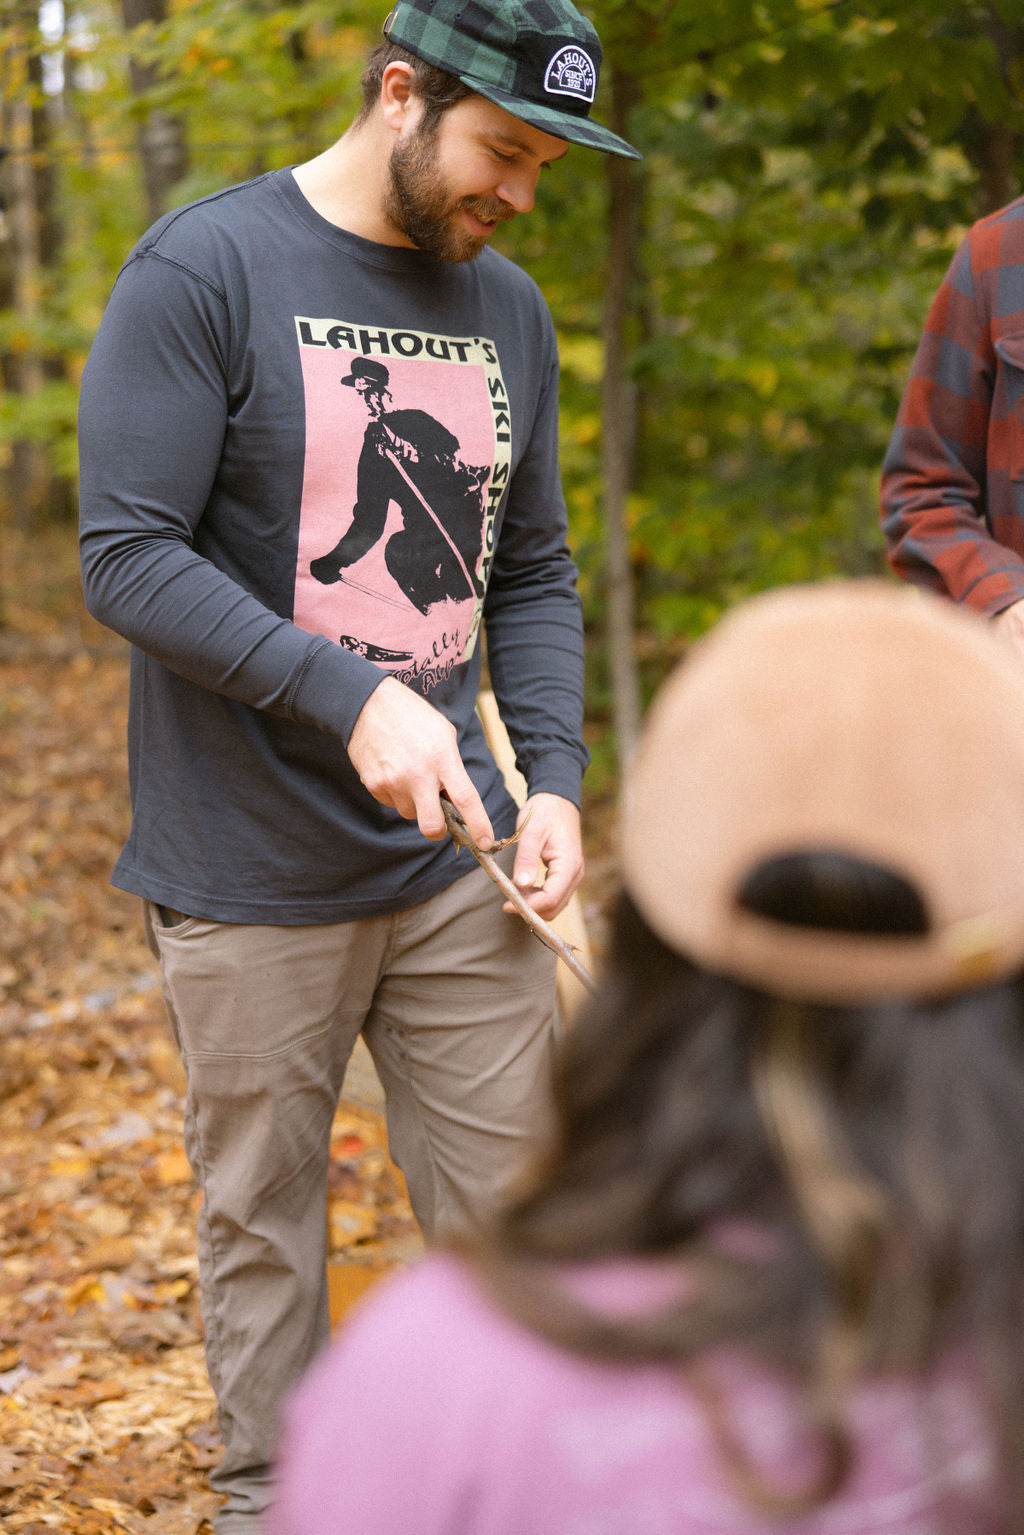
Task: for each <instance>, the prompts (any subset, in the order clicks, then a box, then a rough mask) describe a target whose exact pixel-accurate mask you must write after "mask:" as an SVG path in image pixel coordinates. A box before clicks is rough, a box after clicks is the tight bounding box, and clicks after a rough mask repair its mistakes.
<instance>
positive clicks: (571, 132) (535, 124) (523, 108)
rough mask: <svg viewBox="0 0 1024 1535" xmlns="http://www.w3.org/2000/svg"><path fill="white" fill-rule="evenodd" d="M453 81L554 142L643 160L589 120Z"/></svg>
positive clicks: (466, 79)
mask: <svg viewBox="0 0 1024 1535" xmlns="http://www.w3.org/2000/svg"><path fill="white" fill-rule="evenodd" d="M403 46H405V45H404V44H403ZM442 67H443V66H442ZM456 73H457V72H456ZM457 78H458V79H459V80H461V81H462V83H463V85H468V86H469V88H470V90H471V91H476V93H477V95H478V96H484V97H486V99H487V100H488V101H493V102H494V105H495V106H496V107H504V109H505V111H506V112H510V113H511V115H512V116H513V117H518V118H519V119H520V120H521V121H522V122H524V123H529V125H530V127H531V128H539V129H540V130H541V132H542V133H550V134H551V135H552V136H553V137H554V138H556V139H566V140H567V141H568V142H569V143H570V144H582V145H583V147H584V148H585V149H600V150H601V151H602V152H603V153H604V154H606V155H622V156H623V158H624V159H627V160H642V159H643V155H642V154H641V153H640V151H639V149H634V148H633V146H632V144H627V143H626V140H625V139H622V138H620V137H619V135H618V134H617V133H613V132H612V131H611V129H610V128H603V127H602V126H601V124H600V123H595V122H591V120H590V118H589V117H574V116H573V114H572V113H571V112H559V110H558V108H557V107H545V106H541V105H540V104H539V103H538V102H535V101H524V100H523V98H522V97H521V96H513V95H512V94H511V92H509V91H503V90H501V89H500V87H498V86H495V85H488V84H487V83H486V82H485V81H482V80H476V79H474V78H473V76H472V75H463V74H457Z"/></svg>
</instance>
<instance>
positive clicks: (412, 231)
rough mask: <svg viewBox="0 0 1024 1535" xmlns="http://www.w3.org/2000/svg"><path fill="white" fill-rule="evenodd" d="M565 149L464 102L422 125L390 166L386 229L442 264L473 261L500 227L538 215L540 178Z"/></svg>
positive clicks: (497, 112) (560, 142)
mask: <svg viewBox="0 0 1024 1535" xmlns="http://www.w3.org/2000/svg"><path fill="white" fill-rule="evenodd" d="M567 148H568V145H567V144H566V143H565V140H564V139H557V138H555V137H554V136H553V135H552V134H550V133H542V132H541V131H540V129H538V128H531V127H530V126H529V125H528V124H527V123H523V122H520V121H519V119H518V118H516V117H513V116H512V114H511V113H510V112H506V111H504V109H503V108H501V107H497V106H495V105H494V104H493V102H490V101H486V100H485V99H484V98H483V97H482V96H467V97H466V98H465V99H464V100H462V101H460V102H457V103H456V105H455V106H454V107H450V108H449V109H448V111H447V112H445V114H444V116H443V117H442V118H441V119H440V121H439V122H438V123H437V124H436V125H435V127H434V128H433V129H428V130H426V131H424V129H423V128H421V127H420V125H419V121H418V120H417V121H416V122H415V123H414V124H413V125H412V126H411V127H410V128H409V129H408V130H407V131H406V132H404V133H403V135H402V137H401V138H400V139H399V140H398V142H397V143H396V145H395V147H394V149H393V150H392V152H391V159H390V162H389V186H388V192H387V196H386V200H385V207H384V212H385V215H386V217H387V219H388V221H389V223H390V224H391V225H392V226H393V227H394V228H395V229H396V230H397V231H398V233H399V234H401V235H404V236H405V237H406V239H408V240H410V241H411V242H412V244H413V245H415V246H417V247H418V248H419V249H420V250H422V251H426V253H427V254H428V255H430V256H435V257H436V258H437V259H438V260H439V261H472V260H474V259H475V257H477V256H479V254H480V252H481V251H482V250H483V248H484V246H485V245H486V244H487V241H488V240H489V239H490V237H491V235H492V234H493V233H494V231H495V230H496V229H497V227H498V225H499V224H500V223H502V222H503V221H504V220H505V219H510V218H514V217H515V215H516V214H517V213H527V212H529V210H530V209H531V208H532V207H533V197H534V192H535V191H536V188H537V178H538V177H539V175H540V173H541V170H542V169H544V167H545V166H548V165H550V164H551V163H552V162H553V161H555V160H560V159H561V158H562V156H563V155H564V154H565V152H566V150H567Z"/></svg>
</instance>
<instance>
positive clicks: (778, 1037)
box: [475, 854, 1024, 1531]
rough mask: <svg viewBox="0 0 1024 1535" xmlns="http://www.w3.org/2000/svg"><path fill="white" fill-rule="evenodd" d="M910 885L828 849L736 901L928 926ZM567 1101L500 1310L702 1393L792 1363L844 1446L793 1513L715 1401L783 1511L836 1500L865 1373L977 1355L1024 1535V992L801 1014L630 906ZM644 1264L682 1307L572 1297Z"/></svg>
mask: <svg viewBox="0 0 1024 1535" xmlns="http://www.w3.org/2000/svg"><path fill="white" fill-rule="evenodd" d="M809 886H814V887H815V889H816V891H817V894H816V895H815V896H814V898H813V899H809V897H808V888H809ZM908 888H909V887H907V886H906V885H905V884H904V883H903V882H902V881H901V880H899V878H898V876H893V875H891V874H890V873H889V872H888V871H885V870H881V869H875V868H874V867H873V866H871V865H864V864H862V863H859V862H856V861H854V860H849V859H843V858H842V857H835V856H833V855H831V854H826V855H823V856H817V855H812V856H809V857H807V858H806V859H804V860H803V863H802V864H801V862H800V860H797V862H796V863H793V862H790V863H789V865H788V867H786V868H783V869H775V870H771V871H765V877H764V878H758V879H756V880H754V881H752V882H750V883H749V884H748V888H747V889H746V891H745V892H744V895H743V899H744V902H745V904H748V905H751V906H754V907H755V908H757V909H759V910H761V911H762V914H765V915H769V916H772V917H774V918H776V919H777V920H782V921H791V920H799V921H801V922H802V923H803V924H805V925H818V926H822V925H824V926H829V927H833V928H839V929H843V928H845V929H847V930H854V931H865V930H867V931H875V932H878V931H885V932H890V933H891V932H894V931H895V932H916V931H920V930H921V928H922V925H926V923H927V916H926V914H925V913H924V911H923V908H922V907H921V906H920V903H919V902H918V901H917V900H916V897H915V896H914V894H913V892H912V891H911V892H910V893H909V895H908ZM798 908H800V909H801V910H802V913H803V915H801V916H799V917H794V915H793V913H794V912H795V911H796V910H797V909H798ZM814 913H818V914H819V919H815V918H814ZM821 913H824V914H825V915H824V916H823V917H822V916H821ZM808 914H810V916H811V919H812V920H811V923H810V924H808ZM556 1106H557V1116H556V1122H557V1129H556V1132H555V1136H554V1138H553V1141H552V1144H551V1145H550V1146H549V1148H548V1149H547V1151H546V1153H545V1154H544V1156H543V1158H542V1160H541V1161H540V1163H539V1164H538V1166H537V1167H536V1168H535V1169H534V1171H533V1174H532V1176H531V1177H530V1179H529V1180H528V1182H527V1184H526V1186H525V1187H524V1188H523V1190H522V1192H521V1193H520V1194H519V1195H518V1197H517V1198H515V1200H514V1201H513V1203H512V1204H511V1205H510V1207H509V1208H508V1209H507V1210H506V1211H505V1212H504V1214H503V1216H502V1217H501V1219H500V1221H499V1223H498V1225H497V1228H496V1231H495V1232H494V1234H493V1237H492V1239H490V1240H489V1241H487V1242H485V1243H484V1244H483V1245H482V1247H480V1248H479V1249H478V1250H477V1254H476V1258H475V1261H476V1262H477V1264H478V1266H479V1269H480V1272H481V1274H482V1277H483V1279H484V1282H485V1283H486V1285H487V1286H488V1287H489V1288H490V1289H491V1291H492V1293H493V1294H494V1295H495V1297H496V1299H497V1300H498V1301H499V1304H500V1305H501V1306H502V1307H503V1309H505V1310H506V1311H508V1312H509V1313H511V1314H512V1315H513V1316H515V1317H517V1318H518V1319H519V1320H521V1321H523V1322H524V1323H526V1324H527V1325H528V1326H529V1327H531V1328H533V1329H534V1330H535V1331H537V1332H539V1333H541V1334H543V1335H545V1336H547V1337H548V1338H550V1339H552V1340H553V1341H554V1342H556V1343H558V1344H560V1345H561V1346H563V1347H566V1348H569V1349H573V1350H577V1351H579V1352H581V1353H584V1354H588V1355H591V1356H596V1357H602V1358H606V1359H618V1360H641V1359H645V1360H652V1359H653V1360H662V1361H669V1362H672V1363H675V1364H676V1365H679V1366H681V1367H684V1368H685V1369H686V1370H687V1371H688V1378H689V1379H690V1380H691V1384H697V1385H699V1383H700V1380H701V1374H700V1369H699V1363H700V1360H701V1357H702V1355H704V1354H705V1352H706V1351H707V1350H708V1349H709V1348H712V1347H713V1346H715V1345H716V1344H721V1343H725V1342H732V1343H740V1344H742V1345H744V1346H746V1347H748V1348H750V1349H752V1350H753V1351H754V1352H755V1353H756V1354H757V1356H758V1357H761V1358H763V1359H764V1360H766V1361H767V1362H769V1363H775V1364H778V1365H780V1366H783V1367H784V1368H785V1369H786V1370H787V1371H789V1372H790V1373H791V1374H792V1375H793V1376H794V1377H795V1379H796V1381H797V1382H798V1384H799V1385H800V1386H801V1388H802V1391H803V1394H804V1397H805V1401H806V1404H807V1406H808V1408H809V1409H810V1411H811V1412H812V1415H813V1416H814V1417H815V1419H816V1421H817V1422H818V1423H819V1425H820V1426H821V1430H822V1443H823V1446H824V1448H825V1450H826V1452H827V1453H826V1454H825V1456H824V1460H823V1470H822V1474H821V1476H820V1477H819V1478H817V1479H816V1481H815V1483H814V1485H813V1486H812V1487H809V1488H808V1489H806V1493H805V1494H804V1495H801V1497H800V1498H798V1499H797V1500H796V1501H795V1503H794V1502H793V1500H791V1499H790V1500H786V1499H784V1500H782V1502H781V1503H780V1502H779V1501H778V1500H776V1499H775V1498H774V1495H773V1493H772V1490H771V1488H769V1487H768V1486H766V1485H765V1484H764V1482H763V1480H760V1479H759V1478H758V1477H757V1476H756V1474H755V1473H754V1472H753V1471H752V1470H751V1468H750V1467H749V1466H748V1465H747V1464H746V1462H745V1460H744V1457H743V1454H742V1452H741V1451H740V1450H739V1448H738V1447H737V1445H736V1444H735V1442H734V1440H733V1436H732V1435H731V1433H730V1431H729V1426H728V1419H727V1415H724V1416H723V1414H722V1412H720V1411H719V1410H718V1409H719V1406H720V1404H717V1405H716V1403H715V1401H714V1399H713V1398H712V1397H711V1396H710V1395H709V1396H707V1398H706V1400H707V1404H708V1406H709V1410H710V1412H711V1419H712V1422H713V1423H714V1424H716V1426H717V1428H718V1431H719V1437H720V1440H721V1443H722V1446H723V1449H724V1450H725V1451H726V1459H727V1462H728V1463H729V1464H730V1465H731V1467H732V1470H733V1473H734V1476H735V1478H736V1480H737V1482H738V1483H739V1485H740V1486H741V1487H742V1488H743V1489H744V1490H745V1491H746V1492H747V1493H748V1494H749V1495H750V1497H751V1498H752V1499H753V1500H754V1501H755V1502H757V1503H759V1504H760V1505H761V1506H763V1507H765V1508H774V1509H776V1511H783V1510H784V1509H786V1508H788V1509H793V1508H804V1507H809V1506H813V1505H814V1504H815V1503H818V1502H821V1501H823V1500H824V1499H826V1498H828V1497H829V1496H831V1495H832V1494H833V1493H834V1492H836V1491H837V1490H838V1489H839V1488H840V1487H841V1486H842V1484H843V1482H844V1480H845V1476H846V1471H847V1468H848V1465H849V1460H850V1452H851V1444H850V1440H849V1436H848V1434H847V1432H846V1429H845V1426H844V1404H845V1399H846V1396H847V1393H848V1390H849V1388H850V1386H851V1385H852V1384H853V1382H854V1381H855V1380H856V1379H857V1378H858V1377H860V1376H861V1375H862V1374H864V1373H866V1372H869V1371H875V1370H884V1369H888V1368H898V1369H900V1370H906V1371H912V1372H915V1373H919V1374H921V1375H926V1374H927V1372H928V1371H929V1369H930V1367H931V1366H932V1365H933V1364H935V1363H936V1362H937V1361H938V1360H939V1359H940V1358H941V1357H942V1356H943V1355H944V1354H945V1353H946V1352H947V1350H949V1349H950V1348H951V1347H952V1346H954V1345H955V1344H957V1343H959V1342H965V1341H969V1342H970V1343H971V1345H972V1346H973V1347H974V1348H975V1350H976V1352H977V1355H978V1359H979V1364H980V1369H981V1375H982V1378H983V1380H984V1381H985V1383H986V1385H987V1388H988V1393H989V1395H990V1400H991V1405H992V1407H993V1409H994V1411H993V1421H994V1423H995V1425H996V1431H997V1438H998V1439H999V1441H1000V1446H1001V1463H1002V1466H1003V1468H1004V1471H1005V1478H1004V1480H1005V1485H1006V1488H1007V1496H1008V1498H1009V1500H1010V1504H1009V1506H1010V1509H1011V1511H1012V1517H1011V1519H1010V1522H1009V1523H1008V1525H1007V1528H1008V1529H1012V1530H1014V1531H1024V1347H1022V1343H1021V1339H1022V1337H1024V980H1022V979H1020V978H1016V979H1014V980H1012V981H1009V982H1005V983H1002V984H999V985H996V986H993V987H991V988H988V989H985V990H981V991H975V992H972V993H970V994H963V995H959V996H956V997H953V998H949V999H946V1000H942V1001H935V1002H899V1001H894V1002H891V1003H880V1004H877V1005H872V1006H865V1007H856V1008H839V1007H825V1006H817V1005H811V1004H804V1003H793V1002H786V1001H784V1000H782V999H780V998H777V997H770V996H767V995H764V994H763V993H760V992H758V991H755V990H752V989H751V988H749V987H746V986H743V985H740V984H739V983H737V982H735V981H733V980H730V979H728V978H726V977H723V976H718V975H712V974H708V973H707V972H704V971H701V970H699V969H696V968H695V967H694V966H693V965H691V964H690V963H689V961H688V960H686V959H685V958H683V957H682V956H680V955H678V954H676V953H674V952H672V951H670V950H669V949H667V948H666V947H665V946H664V944H662V943H661V942H660V941H659V939H658V938H657V937H656V936H655V935H654V934H653V933H652V932H651V930H650V929H649V928H648V927H647V925H646V923H645V922H644V921H643V919H642V918H641V916H640V915H639V914H638V912H637V911H636V909H635V908H634V907H633V905H632V904H631V902H630V901H629V899H628V898H627V897H622V898H621V899H620V902H619V906H618V909H617V912H616V916H615V921H614V927H613V934H612V941H611V946H610V952H609V956H608V961H607V965H606V970H605V974H604V977H603V981H602V984H601V987H600V989H599V993H598V995H597V996H596V997H595V998H594V999H593V1000H592V1002H591V1004H590V1006H589V1007H588V1008H587V1009H586V1010H585V1011H584V1013H583V1014H582V1016H581V1017H580V1019H579V1020H578V1022H577V1023H576V1025H574V1027H573V1028H572V1029H571V1030H570V1032H569V1034H568V1036H567V1038H566V1040H565V1042H564V1046H563V1049H562V1052H561V1059H560V1064H559V1068H558V1073H557V1082H556ZM745 1226H748V1227H749V1229H750V1230H753V1231H756V1232H758V1233H759V1234H760V1238H761V1239H762V1240H761V1241H760V1242H759V1244H758V1249H759V1250H758V1251H757V1252H755V1253H752V1254H750V1255H748V1256H744V1255H743V1253H742V1252H736V1251H734V1250H733V1249H732V1248H731V1246H730V1244H729V1243H725V1244H723V1243H722V1241H721V1240H720V1237H721V1233H722V1232H723V1231H726V1230H729V1229H743V1228H744V1227H745ZM632 1255H648V1256H652V1257H653V1256H658V1257H661V1258H668V1259H678V1260H680V1262H681V1263H682V1264H684V1265H685V1270H686V1272H687V1274H688V1275H689V1276H690V1279H691V1280H692V1281H693V1282H692V1283H691V1284H690V1285H689V1286H688V1289H687V1292H686V1295H685V1297H682V1298H681V1299H680V1301H679V1302H678V1303H677V1304H675V1305H672V1306H670V1307H669V1308H668V1309H664V1310H660V1311H656V1312H654V1313H652V1314H645V1315H642V1316H639V1317H630V1318H628V1319H625V1320H623V1319H619V1318H608V1317H605V1316H600V1315H597V1314H595V1313H594V1312H592V1311H589V1310H588V1309H586V1307H585V1306H584V1305H583V1304H582V1303H580V1302H578V1301H575V1300H573V1299H572V1298H571V1297H570V1296H569V1295H568V1294H567V1293H566V1292H565V1290H564V1289H563V1288H562V1287H561V1286H560V1285H559V1283H558V1278H557V1276H558V1270H559V1267H560V1266H561V1265H565V1264H575V1263H578V1262H580V1261H581V1260H583V1261H586V1260H598V1259H604V1258H615V1257H622V1256H632Z"/></svg>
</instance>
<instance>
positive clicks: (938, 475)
mask: <svg viewBox="0 0 1024 1535" xmlns="http://www.w3.org/2000/svg"><path fill="white" fill-rule="evenodd" d="M881 499H882V530H883V532H884V534H885V538H886V543H887V547H888V554H889V560H890V563H891V565H892V567H893V569H894V570H895V571H896V573H897V574H898V575H900V576H902V577H903V579H904V580H906V581H910V582H913V583H914V584H916V585H918V586H925V587H930V588H932V589H933V590H934V591H938V592H941V593H943V594H944V595H946V596H948V597H951V598H952V599H953V601H954V602H959V603H963V604H964V606H966V607H969V608H973V609H974V610H975V611H976V612H978V613H980V614H984V615H986V616H987V617H989V618H992V619H993V620H994V621H995V622H996V624H997V626H998V627H999V628H1000V629H1001V630H1002V631H1003V632H1004V633H1005V634H1006V637H1007V638H1008V639H1009V640H1010V641H1011V642H1012V643H1013V644H1014V645H1015V646H1016V647H1017V648H1018V649H1019V651H1020V654H1021V657H1022V659H1024V198H1022V199H1018V200H1017V201H1016V202H1013V203H1010V204H1009V206H1008V207H1005V208H1000V209H999V210H998V211H997V212H995V213H992V214H990V215H989V216H988V217H987V218H983V219H981V220H979V221H978V223H976V224H975V225H974V226H973V228H972V229H971V230H970V232H969V233H968V235H967V238H966V239H965V240H964V242H963V243H962V245H961V246H960V248H959V250H958V251H957V253H956V255H955V257H954V258H953V261H952V263H951V265H950V267H949V270H948V271H947V273H946V276H945V278H944V280H943V282H942V286H941V287H940V288H939V291H938V293H937V295H936V297H935V300H934V302H933V303H932V306H931V309H930V311H929V314H928V318H927V320H926V321H925V327H924V334H923V335H922V337H921V341H920V345H919V346H918V349H917V355H916V357H915V359H914V363H913V367H912V370H911V375H910V379H909V382H908V384H907V387H906V391H905V393H904V396H903V401H902V404H901V406H900V411H899V415H898V418H897V421H896V427H895V430H894V432H893V435H892V440H891V442H890V444H889V448H888V452H887V453H886V456H885V461H884V464H883V468H882V496H881Z"/></svg>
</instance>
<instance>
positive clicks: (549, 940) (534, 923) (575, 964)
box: [441, 794, 597, 991]
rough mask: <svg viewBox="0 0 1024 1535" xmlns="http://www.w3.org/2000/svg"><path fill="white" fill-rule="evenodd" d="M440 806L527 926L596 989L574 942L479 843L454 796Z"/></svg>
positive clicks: (455, 836) (506, 843)
mask: <svg viewBox="0 0 1024 1535" xmlns="http://www.w3.org/2000/svg"><path fill="white" fill-rule="evenodd" d="M441 809H442V810H443V811H444V820H445V825H446V826H447V827H448V830H449V832H450V833H451V837H452V841H453V842H455V843H456V844H457V846H459V847H464V848H467V849H468V851H469V852H471V853H472V854H473V857H474V858H475V859H476V861H477V863H478V864H480V866H481V868H483V869H485V870H486V872H487V873H488V874H489V875H490V877H491V879H493V881H494V883H495V884H496V885H497V886H498V888H499V889H500V890H501V891H502V892H503V893H504V894H505V895H506V896H507V897H508V899H509V900H510V901H511V902H512V905H513V906H514V907H515V909H516V911H517V912H518V913H519V915H520V916H521V917H522V919H523V921H524V922H525V923H526V925H527V927H528V928H529V929H530V931H531V932H532V933H533V934H534V935H535V936H536V937H537V938H539V939H540V941H541V943H546V944H547V946H548V948H549V949H553V950H554V952H555V953H556V954H557V955H558V958H559V959H560V960H561V961H562V963H563V965H567V966H568V968H569V969H570V970H571V971H572V973H573V975H574V976H575V977H576V979H577V980H578V981H580V982H581V983H582V984H583V985H584V986H585V987H586V988H587V990H588V991H596V990H597V982H596V981H595V980H594V977H593V976H592V975H591V974H590V971H589V970H587V968H586V966H584V965H582V964H581V963H580V961H579V960H578V959H577V958H576V950H575V949H574V948H573V946H572V944H570V943H566V941H565V939H564V938H560V937H559V936H558V934H557V933H556V932H555V930H554V928H553V927H552V926H551V924H550V923H549V922H545V921H544V918H543V917H538V915H537V913H536V912H535V911H534V909H533V907H532V906H531V905H530V903H529V901H528V900H527V899H526V897H525V896H524V895H523V893H522V891H521V890H520V889H519V887H518V886H517V885H515V884H513V882H512V880H510V879H509V877H508V875H507V874H506V873H505V872H504V870H503V869H500V868H499V867H498V865H497V863H496V862H495V859H494V855H493V853H485V852H484V851H483V849H482V848H479V847H477V845H476V843H475V842H474V840H473V838H472V836H471V835H470V833H469V830H468V828H467V826H466V823H465V821H464V820H463V819H462V816H461V815H460V814H459V812H458V811H457V810H456V808H455V806H454V805H453V804H452V802H451V800H450V799H448V798H447V796H446V795H444V794H442V795H441ZM519 831H522V827H520V828H519ZM518 835H519V832H518V831H517V832H516V834H515V836H513V837H506V838H505V840H504V842H496V843H495V851H496V852H500V851H501V849H502V848H503V847H508V846H509V845H510V843H513V842H514V841H515V840H516V837H518Z"/></svg>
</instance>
